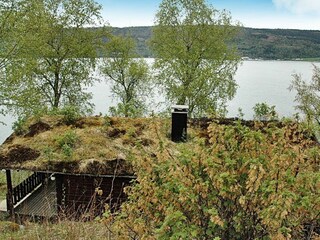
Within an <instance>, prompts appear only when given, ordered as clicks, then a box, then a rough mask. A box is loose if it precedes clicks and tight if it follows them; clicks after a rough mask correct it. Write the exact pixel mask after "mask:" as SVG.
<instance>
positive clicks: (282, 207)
mask: <svg viewBox="0 0 320 240" xmlns="http://www.w3.org/2000/svg"><path fill="white" fill-rule="evenodd" d="M280 125H281V124H280ZM309 137H310V136H308V131H307V130H305V129H303V126H302V125H299V124H297V123H295V122H289V123H286V124H282V125H281V126H279V123H278V125H276V123H258V122H257V123H255V124H254V126H253V127H252V128H249V127H246V126H243V125H241V124H240V122H239V123H237V124H235V125H233V126H226V125H219V124H216V123H212V124H211V125H210V126H209V129H208V138H207V139H205V138H195V139H193V140H192V141H190V142H188V143H183V144H177V145H176V147H177V149H176V150H175V151H172V150H171V148H169V147H168V146H167V145H169V144H172V143H170V142H169V141H165V140H164V139H160V140H159V150H158V152H156V153H154V154H152V156H145V157H140V156H139V158H137V159H134V160H133V162H134V164H135V166H136V170H137V182H136V183H135V184H134V185H133V186H131V187H130V188H128V189H127V194H128V196H129V199H128V201H127V202H126V203H125V204H123V206H122V209H121V212H120V213H119V214H117V215H116V216H115V217H114V218H113V219H110V218H112V217H111V216H112V215H110V214H106V216H108V218H106V219H105V221H110V220H112V221H114V223H113V227H114V228H113V231H114V234H116V235H117V236H118V237H119V238H121V237H122V238H126V239H128V238H130V239H223V240H224V239H225V240H227V239H228V240H229V239H239V240H240V239H302V238H303V237H310V238H309V239H311V237H314V236H316V232H315V230H316V229H317V227H318V228H319V218H320V192H319V191H320V188H319V184H320V173H319V163H320V161H319V159H320V154H319V149H318V146H316V145H314V142H313V141H311V140H310V138H309ZM171 147H172V146H171ZM178 152H179V153H178ZM306 226H309V227H306ZM117 230H118V231H117ZM318 230H319V229H318Z"/></svg>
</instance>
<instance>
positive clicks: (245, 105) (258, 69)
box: [0, 59, 320, 143]
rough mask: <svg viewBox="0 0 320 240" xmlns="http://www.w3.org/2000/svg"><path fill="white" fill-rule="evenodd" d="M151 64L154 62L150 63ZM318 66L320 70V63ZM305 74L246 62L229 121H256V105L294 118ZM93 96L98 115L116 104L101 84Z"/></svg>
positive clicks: (3, 133) (300, 67) (306, 69)
mask: <svg viewBox="0 0 320 240" xmlns="http://www.w3.org/2000/svg"><path fill="white" fill-rule="evenodd" d="M148 61H152V60H150V59H148ZM315 65H317V66H320V63H316V64H315ZM295 73H298V74H301V75H302V77H303V79H305V80H306V81H309V80H310V79H311V76H312V73H313V66H312V63H310V62H299V61H244V62H243V63H242V65H241V66H240V67H239V69H238V71H237V73H236V76H235V79H236V81H237V84H238V85H239V88H238V91H237V94H236V96H235V98H234V99H233V100H232V101H230V102H229V103H228V117H234V116H237V115H238V109H239V108H242V111H243V113H244V118H246V119H250V118H252V115H253V111H252V108H253V106H254V105H255V104H256V103H261V102H266V103H267V104H269V105H275V106H276V111H277V112H278V113H279V115H280V116H287V117H290V116H292V115H293V114H294V113H295V112H296V110H295V109H294V106H295V102H294V96H295V92H290V91H289V90H288V87H289V85H290V82H291V81H292V74H295ZM88 91H91V92H92V93H93V99H92V101H93V103H94V104H95V106H96V107H95V114H98V113H100V112H101V113H102V114H105V113H106V112H107V110H108V109H109V107H110V106H113V105H115V104H116V102H115V101H113V98H112V95H111V93H110V90H109V88H108V86H107V84H106V83H105V81H101V82H100V83H97V84H96V85H95V86H93V87H91V88H90V89H88ZM0 121H2V122H5V123H6V124H7V125H6V126H3V125H0V143H1V142H3V141H4V140H5V139H6V138H7V137H8V136H9V135H10V133H11V125H12V122H13V121H14V119H13V117H11V116H6V117H2V116H1V117H0Z"/></svg>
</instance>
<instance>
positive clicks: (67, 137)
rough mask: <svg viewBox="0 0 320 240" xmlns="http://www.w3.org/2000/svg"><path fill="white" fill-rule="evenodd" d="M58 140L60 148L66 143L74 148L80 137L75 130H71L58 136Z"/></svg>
mask: <svg viewBox="0 0 320 240" xmlns="http://www.w3.org/2000/svg"><path fill="white" fill-rule="evenodd" d="M56 141H57V143H58V145H59V147H60V148H62V147H63V146H65V145H68V146H69V147H71V148H74V147H75V145H76V143H77V142H78V141H79V137H78V136H77V134H76V133H75V132H74V131H71V130H69V131H67V132H66V133H65V134H64V135H62V136H60V137H58V138H57V139H56Z"/></svg>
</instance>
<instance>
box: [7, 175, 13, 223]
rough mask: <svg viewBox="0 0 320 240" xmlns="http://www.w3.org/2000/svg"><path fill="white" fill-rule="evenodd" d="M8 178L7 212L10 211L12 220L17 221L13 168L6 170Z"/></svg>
mask: <svg viewBox="0 0 320 240" xmlns="http://www.w3.org/2000/svg"><path fill="white" fill-rule="evenodd" d="M6 178H7V212H9V214H10V218H11V220H12V221H15V217H14V206H13V192H12V179H11V170H6Z"/></svg>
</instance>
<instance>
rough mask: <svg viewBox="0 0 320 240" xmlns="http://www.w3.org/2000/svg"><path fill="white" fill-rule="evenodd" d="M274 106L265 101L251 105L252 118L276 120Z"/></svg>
mask: <svg viewBox="0 0 320 240" xmlns="http://www.w3.org/2000/svg"><path fill="white" fill-rule="evenodd" d="M275 108H276V106H269V105H268V104H267V103H256V105H254V107H253V111H254V115H253V118H254V119H255V120H259V121H269V120H277V119H278V114H277V112H276V110H275Z"/></svg>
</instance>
